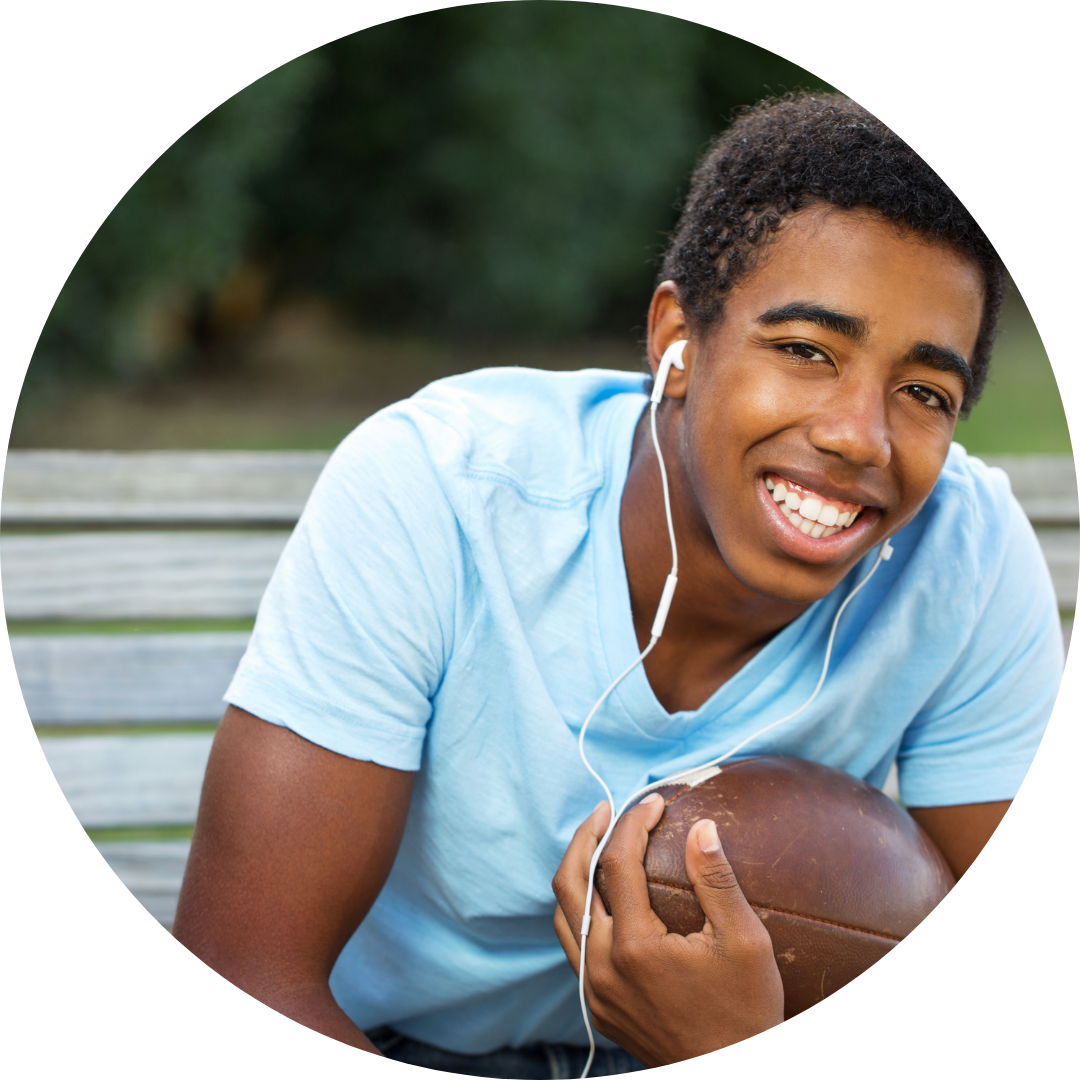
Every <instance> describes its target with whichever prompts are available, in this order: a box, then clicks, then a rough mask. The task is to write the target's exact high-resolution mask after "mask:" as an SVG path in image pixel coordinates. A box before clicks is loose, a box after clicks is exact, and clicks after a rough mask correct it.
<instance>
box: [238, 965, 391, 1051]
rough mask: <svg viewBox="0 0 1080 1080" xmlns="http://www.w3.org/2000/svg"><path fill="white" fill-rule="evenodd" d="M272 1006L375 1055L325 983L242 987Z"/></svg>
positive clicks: (372, 1046)
mask: <svg viewBox="0 0 1080 1080" xmlns="http://www.w3.org/2000/svg"><path fill="white" fill-rule="evenodd" d="M243 989H245V990H247V992H248V993H250V994H251V995H252V996H253V997H256V998H258V999H259V1000H260V1001H262V1002H263V1003H264V1004H266V1005H269V1006H270V1008H271V1009H274V1010H275V1011H276V1012H279V1013H281V1014H282V1015H283V1016H287V1017H289V1019H290V1020H295V1021H296V1022H297V1023H298V1024H303V1025H304V1027H309V1028H311V1029H312V1030H313V1031H318V1032H319V1033H320V1034H322V1035H327V1036H329V1037H330V1038H331V1039H337V1040H338V1042H343V1043H347V1044H348V1045H349V1046H355V1047H357V1048H358V1049H360V1050H367V1051H368V1052H369V1053H372V1054H378V1053H379V1051H378V1050H376V1049H375V1046H374V1045H373V1044H372V1042H371V1040H370V1039H369V1038H368V1037H367V1036H366V1035H365V1034H364V1033H363V1032H362V1031H361V1030H360V1029H359V1028H358V1027H357V1026H356V1025H355V1024H354V1023H353V1022H352V1020H350V1019H349V1017H348V1016H346V1014H345V1012H344V1011H343V1010H342V1008H341V1006H340V1005H338V1003H337V1002H336V1001H335V1000H334V996H333V994H331V993H330V987H329V986H328V985H327V984H326V983H319V982H314V981H312V982H296V983H275V984H272V985H266V986H263V987H260V988H259V989H258V990H256V989H252V988H248V987H243Z"/></svg>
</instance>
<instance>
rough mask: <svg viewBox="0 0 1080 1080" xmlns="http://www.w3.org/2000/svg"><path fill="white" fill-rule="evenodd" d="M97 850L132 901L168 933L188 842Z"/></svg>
mask: <svg viewBox="0 0 1080 1080" xmlns="http://www.w3.org/2000/svg"><path fill="white" fill-rule="evenodd" d="M97 849H98V851H100V852H101V854H102V855H103V856H104V858H105V861H106V862H107V863H108V864H109V866H110V868H111V869H112V871H113V873H114V874H116V876H117V877H118V878H119V879H120V880H121V881H122V882H123V883H124V884H125V885H126V886H127V887H128V888H129V889H130V890H131V892H132V893H133V894H134V896H135V899H136V900H138V901H139V903H140V904H142V906H143V907H144V908H146V910H147V911H149V912H150V914H151V915H153V916H154V918H155V919H157V921H158V922H159V923H161V925H162V926H164V927H165V928H166V929H168V930H171V929H172V925H173V923H174V922H175V921H176V902H177V900H178V899H179V897H180V885H181V883H182V882H183V880H184V867H185V866H187V860H188V855H189V854H190V852H191V841H190V840H138V841H115V842H114V841H108V842H105V843H99V844H98V845H97Z"/></svg>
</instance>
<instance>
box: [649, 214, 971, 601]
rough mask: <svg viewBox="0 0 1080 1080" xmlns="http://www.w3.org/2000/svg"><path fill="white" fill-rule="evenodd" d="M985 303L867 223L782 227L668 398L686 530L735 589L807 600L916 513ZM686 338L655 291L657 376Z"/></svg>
mask: <svg viewBox="0 0 1080 1080" xmlns="http://www.w3.org/2000/svg"><path fill="white" fill-rule="evenodd" d="M982 304H983V284H982V276H981V273H980V270H979V268H978V266H977V265H976V264H975V263H974V262H972V261H970V260H969V259H967V258H965V257H964V256H962V255H959V254H958V253H956V252H954V251H953V250H952V249H951V248H948V247H945V246H943V245H940V244H935V243H930V242H927V241H925V240H923V239H921V238H919V237H918V236H917V235H915V234H912V233H910V232H906V231H902V230H900V229H898V228H897V227H896V226H895V225H893V224H891V223H887V222H884V221H883V220H881V219H880V218H878V217H876V216H874V215H873V214H871V213H868V212H863V211H849V210H839V209H837V208H835V207H820V206H819V207H815V208H812V209H810V210H807V211H804V212H802V213H800V214H798V215H795V216H793V217H792V218H790V219H789V220H788V221H786V222H785V224H784V226H783V228H782V229H781V231H780V233H779V234H778V236H777V238H776V239H775V240H774V241H772V242H771V243H770V245H769V247H768V249H767V250H766V252H765V253H764V257H763V260H762V261H761V262H760V263H759V265H758V266H757V268H756V269H755V270H753V271H752V272H751V273H750V274H748V275H747V276H746V277H745V278H744V279H743V280H742V281H741V282H740V283H739V284H738V285H737V286H736V287H735V288H734V289H733V290H732V292H731V293H729V295H728V296H727V298H726V299H725V306H724V314H723V318H722V319H721V321H720V322H719V323H718V324H716V325H714V326H713V327H712V328H710V330H709V332H708V333H707V334H706V335H705V336H704V338H699V337H696V336H695V335H693V334H690V335H689V336H690V341H689V344H688V346H687V349H686V352H685V354H684V360H685V363H686V371H685V372H683V373H679V372H674V371H673V372H672V375H671V378H670V379H669V381H668V386H667V393H668V396H670V397H673V398H677V399H682V401H681V405H682V408H681V409H680V410H677V413H676V414H673V416H672V419H673V421H674V423H675V424H676V425H677V426H678V428H679V429H680V430H679V431H678V433H677V435H676V436H675V438H674V439H673V442H674V446H673V447H672V449H673V451H674V454H675V455H677V458H678V462H677V464H678V468H679V474H680V487H681V488H682V489H683V492H684V497H685V498H686V499H687V502H688V506H687V513H688V517H689V519H690V521H692V522H693V523H694V526H695V532H696V533H698V539H701V538H707V540H708V542H709V543H710V544H715V550H716V551H718V552H719V555H720V556H721V558H722V559H723V562H724V563H725V564H726V566H727V568H728V570H729V571H730V572H731V573H732V574H733V575H734V576H735V578H737V579H738V580H739V581H740V582H741V583H742V584H743V585H745V586H748V587H749V588H750V589H752V590H754V591H755V592H758V593H761V594H764V595H765V596H770V597H775V598H777V599H782V600H787V601H794V602H803V603H805V602H809V601H812V600H816V599H818V598H820V597H822V596H824V595H825V594H826V593H828V592H829V591H831V590H832V589H833V588H834V587H835V586H836V585H837V584H838V583H839V581H840V580H841V579H842V578H843V576H844V575H845V574H846V573H847V572H848V570H850V569H851V567H852V566H853V565H854V563H855V562H856V561H857V560H858V559H860V558H861V557H862V556H863V555H865V554H866V553H867V552H868V551H869V550H870V549H871V548H873V547H874V546H876V545H877V544H880V543H881V542H882V541H883V540H885V539H886V537H888V536H891V535H893V534H894V533H896V532H897V531H898V530H899V529H901V528H902V527H903V526H904V525H905V524H907V523H908V522H909V521H910V520H911V519H912V518H913V517H914V516H915V514H916V513H917V512H918V510H919V508H920V507H921V506H922V505H923V503H924V502H925V500H926V498H927V496H928V495H929V494H930V492H931V490H932V489H933V487H934V484H935V483H936V481H937V478H938V474H939V473H940V471H941V467H942V465H943V464H944V461H945V456H946V454H947V452H948V449H949V443H950V441H951V439H952V434H953V430H954V428H955V425H956V416H957V413H958V410H959V408H960V406H961V404H962V402H963V398H964V392H965V389H966V387H967V385H968V381H969V379H970V375H969V370H968V363H969V362H970V358H971V355H972V351H973V349H974V347H975V342H976V338H977V335H978V332H979V323H980V318H981V313H982ZM688 333H689V332H688V329H687V326H686V323H685V320H684V317H683V314H682V312H681V309H680V308H679V307H678V303H677V299H676V295H675V291H674V287H673V286H661V287H660V289H659V290H658V291H657V295H656V296H655V297H654V299H653V308H652V310H651V312H650V357H651V358H652V359H653V364H654V370H655V364H656V360H657V359H658V358H659V356H660V355H662V353H663V351H664V349H665V348H666V347H667V346H668V345H669V344H670V343H671V342H672V341H674V340H677V339H678V338H679V337H686V336H688ZM668 407H669V408H670V407H671V406H670V405H669V406H668Z"/></svg>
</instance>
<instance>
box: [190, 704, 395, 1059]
mask: <svg viewBox="0 0 1080 1080" xmlns="http://www.w3.org/2000/svg"><path fill="white" fill-rule="evenodd" d="M412 781H413V774H412V773H409V772H401V771H399V770H397V769H388V768H384V767H383V766H381V765H375V764H373V763H371V762H366V761H354V760H352V759H351V758H347V757H342V756H341V755H340V754H335V753H332V752H330V751H329V750H324V749H322V748H321V747H318V746H316V745H314V744H313V743H310V742H307V741H306V740H304V739H302V738H300V737H299V736H298V735H295V734H294V733H293V732H291V731H289V730H287V729H286V728H281V727H277V726H276V725H273V724H268V723H266V722H265V721H263V720H260V719H258V718H257V717H255V716H252V715H251V714H250V713H247V712H244V711H243V710H241V709H237V708H235V707H233V706H230V707H229V709H228V711H227V712H226V713H225V717H224V719H223V720H222V722H221V726H220V728H219V729H218V733H217V736H216V738H215V739H214V747H213V750H212V752H211V754H210V762H209V765H208V767H207V771H206V780H205V781H204V783H203V792H202V801H201V803H200V806H199V816H198V821H197V823H196V825H195V835H194V837H193V840H192V845H191V858H190V859H189V861H188V866H187V872H186V874H185V875H184V884H183V888H182V889H181V892H180V904H179V907H178V909H177V913H176V923H175V927H174V930H173V933H174V936H175V937H176V938H177V940H179V941H180V942H182V943H183V944H184V945H185V946H187V948H189V949H190V950H191V951H192V952H193V953H195V955H196V956H198V957H199V958H200V959H202V960H203V961H205V962H206V963H207V964H209V965H210V967H212V968H214V969H215V970H216V971H218V972H219V973H220V974H221V975H223V976H224V977H225V978H226V979H228V980H229V981H230V982H232V983H235V984H236V985H237V986H239V987H240V988H241V989H242V990H245V991H246V992H247V993H249V994H251V995H252V996H253V997H256V998H258V999H259V1000H260V1001H263V1002H265V1003H266V1004H267V1005H269V1006H270V1007H271V1008H273V1009H276V1010H277V1011H278V1012H280V1013H284V1014H285V1015H286V1016H288V1017H291V1018H292V1019H293V1020H296V1021H297V1022H298V1023H301V1024H304V1025H306V1026H307V1027H310V1028H314V1029H315V1030H316V1031H319V1032H322V1033H323V1034H324V1035H329V1036H330V1037H331V1038H334V1039H338V1040H340V1041H341V1042H345V1043H349V1044H350V1045H352V1046H357V1047H360V1048H361V1049H363V1050H369V1051H371V1052H373V1053H377V1051H376V1050H375V1048H374V1047H373V1046H372V1044H371V1042H370V1041H369V1040H368V1039H367V1037H366V1036H365V1035H364V1033H363V1032H362V1031H361V1030H360V1029H359V1028H358V1027H357V1026H356V1025H355V1024H354V1023H353V1022H352V1021H351V1020H350V1019H349V1018H348V1017H347V1016H346V1015H345V1013H344V1012H343V1011H342V1010H341V1009H340V1008H339V1006H338V1005H337V1003H336V1002H335V1001H334V999H333V996H332V995H331V993H330V988H329V982H328V980H329V977H330V970H331V968H332V967H333V966H334V961H335V960H336V959H337V956H338V953H340V952H341V950H342V948H343V947H344V945H345V943H346V942H347V941H348V939H349V937H350V935H351V934H352V933H353V931H354V930H355V929H356V927H357V926H359V924H360V922H361V920H362V919H363V918H364V916H365V915H366V914H367V912H368V910H369V908H370V907H371V905H372V904H373V903H374V901H375V898H376V897H377V896H378V894H379V890H380V889H382V887H383V884H384V883H385V881H386V877H387V875H388V874H389V873H390V867H391V866H392V865H393V862H394V857H395V856H396V854H397V850H398V845H399V844H400V843H401V834H402V831H403V829H404V827H405V817H406V814H407V813H408V808H409V797H410V795H411V793H412Z"/></svg>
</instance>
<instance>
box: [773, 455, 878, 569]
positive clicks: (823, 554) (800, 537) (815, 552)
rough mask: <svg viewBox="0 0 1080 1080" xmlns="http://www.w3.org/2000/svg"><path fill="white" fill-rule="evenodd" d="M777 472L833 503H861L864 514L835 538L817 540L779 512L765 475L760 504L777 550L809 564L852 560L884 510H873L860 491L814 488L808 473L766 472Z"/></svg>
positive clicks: (855, 489)
mask: <svg viewBox="0 0 1080 1080" xmlns="http://www.w3.org/2000/svg"><path fill="white" fill-rule="evenodd" d="M767 471H769V472H774V471H775V472H776V475H777V476H781V477H787V478H788V479H790V480H793V481H794V482H795V483H797V484H799V485H801V486H803V487H807V488H809V489H810V490H811V491H816V492H817V493H818V494H819V495H824V496H825V497H826V498H829V499H833V500H834V501H836V502H848V503H861V504H863V510H862V513H860V514H859V516H858V518H856V520H855V524H854V525H849V526H848V527H847V528H846V529H841V530H840V532H838V533H834V534H833V535H832V536H822V537H819V538H818V539H817V540H815V539H814V538H813V537H811V536H807V535H806V534H805V533H803V532H801V531H800V530H799V529H797V528H795V526H794V525H792V524H791V522H790V521H788V519H787V518H786V517H784V515H783V513H782V512H781V510H780V507H779V506H778V505H777V503H776V501H775V500H774V499H773V497H772V493H771V492H770V491H769V489H768V488H766V487H765V474H764V473H762V474H761V475H759V476H758V479H757V488H758V500H759V502H760V503H761V508H762V512H763V513H764V515H765V523H766V525H767V527H768V529H769V532H770V533H771V534H772V537H773V539H774V541H775V542H776V544H777V546H778V547H779V548H780V549H781V550H782V551H783V552H784V553H785V554H786V555H790V556H791V557H792V558H794V559H798V560H799V561H800V562H808V563H833V562H843V561H844V560H846V559H849V558H851V556H852V554H853V549H855V548H859V547H862V546H863V544H864V543H865V540H866V534H867V533H868V532H869V531H870V530H872V529H873V528H874V526H875V525H876V524H877V523H878V521H879V520H880V519H881V515H882V510H881V508H880V507H878V506H873V505H871V504H870V503H869V501H868V500H867V499H863V498H860V497H859V496H862V495H864V494H866V493H865V492H864V491H863V490H861V489H859V488H851V487H848V488H838V487H837V486H836V485H834V484H828V483H825V484H821V483H817V484H815V483H814V482H813V481H812V480H810V479H809V478H808V477H807V474H806V473H799V472H780V471H779V470H772V469H770V470H767Z"/></svg>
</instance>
